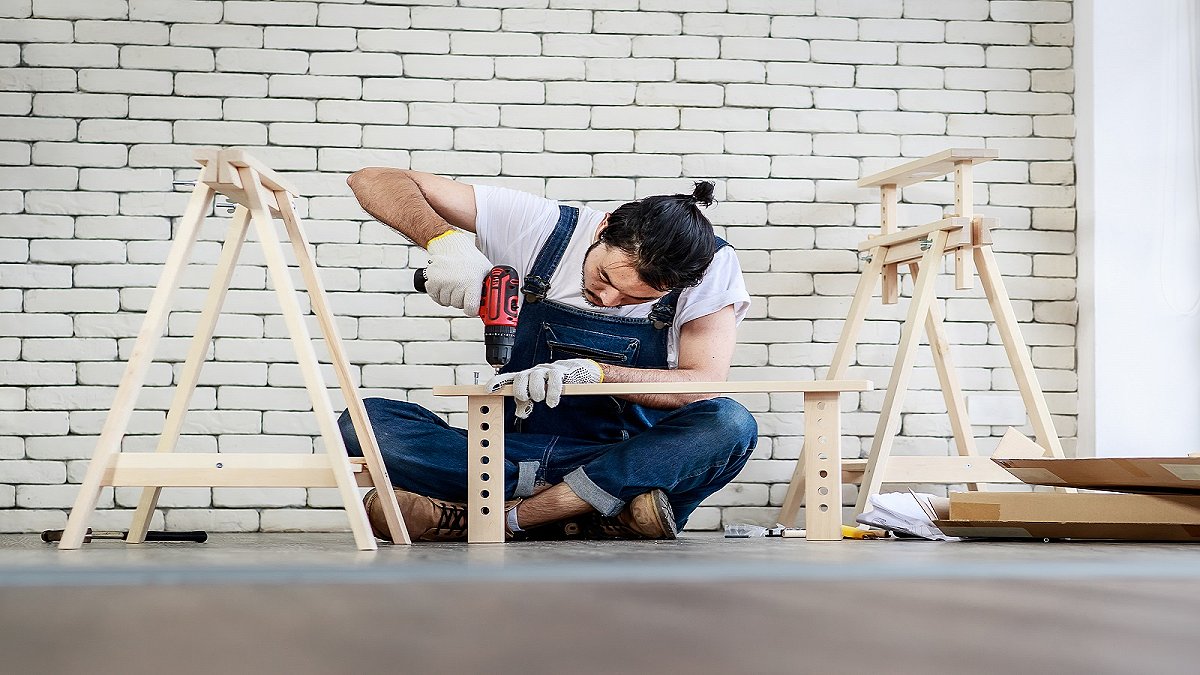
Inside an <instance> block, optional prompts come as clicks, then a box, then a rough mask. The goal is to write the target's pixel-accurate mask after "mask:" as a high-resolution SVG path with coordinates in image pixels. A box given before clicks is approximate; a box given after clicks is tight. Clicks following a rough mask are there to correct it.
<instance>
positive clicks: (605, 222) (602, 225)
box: [596, 213, 612, 241]
mask: <svg viewBox="0 0 1200 675" xmlns="http://www.w3.org/2000/svg"><path fill="white" fill-rule="evenodd" d="M611 215H612V213H606V214H604V219H603V220H601V221H600V224H599V225H597V226H596V241H600V233H601V232H603V231H604V228H606V227H608V217H609V216H611Z"/></svg>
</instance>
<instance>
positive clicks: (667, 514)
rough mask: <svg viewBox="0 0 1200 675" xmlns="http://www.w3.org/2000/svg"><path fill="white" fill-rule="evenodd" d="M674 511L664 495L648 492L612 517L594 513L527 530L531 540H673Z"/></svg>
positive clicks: (635, 498)
mask: <svg viewBox="0 0 1200 675" xmlns="http://www.w3.org/2000/svg"><path fill="white" fill-rule="evenodd" d="M676 535H677V531H676V529H675V511H674V509H672V508H671V502H670V501H668V500H667V493H665V492H663V491H662V490H658V489H655V490H651V491H649V492H645V493H643V494H640V495H638V496H636V497H634V498H633V499H631V500H629V503H628V504H626V505H625V508H624V509H622V510H621V512H620V513H618V514H617V515H615V516H602V515H600V514H599V513H598V512H596V511H592V512H591V513H588V514H585V515H582V516H576V517H575V518H569V519H567V520H560V521H558V522H556V523H551V524H549V525H543V526H541V527H538V528H533V529H530V530H529V538H530V539H534V540H542V541H545V540H557V539H674V538H675V537H676Z"/></svg>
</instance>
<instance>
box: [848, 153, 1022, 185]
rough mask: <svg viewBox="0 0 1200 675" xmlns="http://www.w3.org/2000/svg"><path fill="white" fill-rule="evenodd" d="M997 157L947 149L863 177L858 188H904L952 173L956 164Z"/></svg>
mask: <svg viewBox="0 0 1200 675" xmlns="http://www.w3.org/2000/svg"><path fill="white" fill-rule="evenodd" d="M999 156H1000V153H999V151H997V150H992V149H988V148H949V149H947V150H943V151H941V152H939V153H936V154H933V155H929V156H928V157H922V158H921V159H918V160H914V161H912V162H908V163H907V164H901V165H900V166H897V167H895V168H891V169H888V170H886V171H880V172H879V173H873V174H871V175H869V176H864V177H863V178H860V179H859V181H858V187H860V188H865V187H880V186H883V185H896V186H898V187H906V186H908V185H912V184H914V183H920V182H922V181H926V180H929V179H931V178H937V177H939V176H944V175H946V174H948V173H950V172H951V171H954V165H955V164H956V163H957V162H962V161H970V162H971V163H973V164H980V163H982V162H987V161H990V160H993V159H996V158H997V157H999Z"/></svg>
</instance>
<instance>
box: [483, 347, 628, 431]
mask: <svg viewBox="0 0 1200 675" xmlns="http://www.w3.org/2000/svg"><path fill="white" fill-rule="evenodd" d="M603 381H604V371H603V370H602V369H601V368H600V364H599V363H596V362H595V361H593V360H591V359H567V360H565V361H554V362H552V363H541V364H538V365H536V366H534V367H532V368H530V369H529V370H521V371H518V372H515V373H506V374H504V375H497V376H495V377H493V378H492V379H491V380H490V381H488V384H487V386H488V389H489V390H491V391H496V390H497V389H500V388H501V387H503V386H504V385H506V384H511V385H512V386H513V398H514V399H515V402H516V404H517V417H520V418H521V419H525V418H527V417H529V415H530V413H532V412H533V404H534V403H535V402H537V401H545V402H546V405H547V406H548V407H550V408H553V407H555V406H556V405H558V401H559V399H561V398H562V392H563V385H564V384H598V383H600V382H603Z"/></svg>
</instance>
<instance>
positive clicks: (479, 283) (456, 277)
mask: <svg viewBox="0 0 1200 675" xmlns="http://www.w3.org/2000/svg"><path fill="white" fill-rule="evenodd" d="M426 251H428V252H429V266H428V267H426V268H425V292H426V293H428V294H429V297H431V298H433V300H434V302H436V303H437V304H439V305H441V306H443V307H457V308H459V309H461V310H463V312H464V313H465V314H466V315H467V316H479V295H480V293H481V291H482V290H483V280H484V278H486V277H487V275H488V272H490V271H492V262H491V261H490V260H488V259H487V258H486V257H485V256H484V255H483V254H482V253H480V252H479V249H477V248H475V237H473V236H472V235H469V234H467V233H466V232H462V231H460V230H449V231H448V232H446V233H444V234H441V235H438V236H436V237H434V238H433V239H431V240H429V246H428V247H427V248H426Z"/></svg>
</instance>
